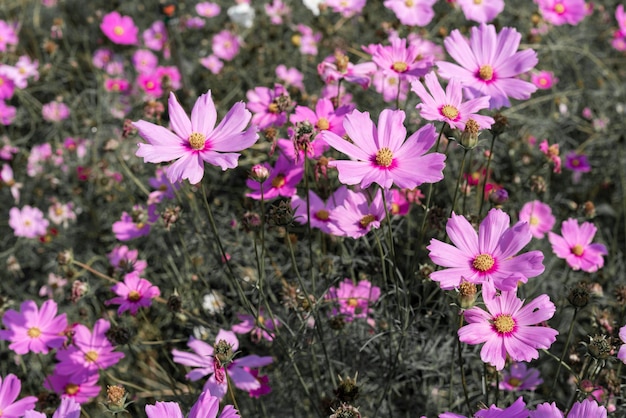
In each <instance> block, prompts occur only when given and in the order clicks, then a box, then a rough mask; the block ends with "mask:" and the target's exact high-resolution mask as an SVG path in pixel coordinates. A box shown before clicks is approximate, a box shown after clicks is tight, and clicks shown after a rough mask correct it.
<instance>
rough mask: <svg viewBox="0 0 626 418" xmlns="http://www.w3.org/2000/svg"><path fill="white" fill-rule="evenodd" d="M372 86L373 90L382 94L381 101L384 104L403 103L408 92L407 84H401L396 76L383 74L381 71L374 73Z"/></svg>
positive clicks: (388, 73)
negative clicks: (384, 102) (397, 101)
mask: <svg viewBox="0 0 626 418" xmlns="http://www.w3.org/2000/svg"><path fill="white" fill-rule="evenodd" d="M372 84H373V85H374V90H376V91H377V92H378V93H380V94H382V96H383V100H384V101H386V102H395V101H396V100H399V101H400V102H404V101H405V100H406V97H407V93H408V92H409V85H408V83H403V82H402V80H401V79H400V77H398V75H397V74H395V73H391V72H387V73H385V71H382V70H379V71H376V72H375V73H374V77H373V78H372ZM398 90H399V91H398Z"/></svg>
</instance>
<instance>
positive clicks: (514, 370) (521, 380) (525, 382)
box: [500, 363, 543, 391]
mask: <svg viewBox="0 0 626 418" xmlns="http://www.w3.org/2000/svg"><path fill="white" fill-rule="evenodd" d="M542 383H543V379H542V378H540V377H539V370H537V369H534V368H532V367H531V368H528V367H527V366H526V363H513V364H511V366H510V367H509V369H508V370H506V369H505V370H502V381H501V382H500V389H501V390H509V391H518V390H535V389H537V386H539V385H540V384H542Z"/></svg>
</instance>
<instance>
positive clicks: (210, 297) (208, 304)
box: [202, 290, 225, 315]
mask: <svg viewBox="0 0 626 418" xmlns="http://www.w3.org/2000/svg"><path fill="white" fill-rule="evenodd" d="M224 306H225V303H224V298H223V297H222V295H221V294H220V293H218V292H216V291H214V290H212V291H211V292H210V293H207V294H206V295H204V298H202V308H203V309H204V310H205V311H207V312H208V313H209V315H215V314H218V313H219V314H221V313H222V312H223V311H224Z"/></svg>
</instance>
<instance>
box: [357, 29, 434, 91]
mask: <svg viewBox="0 0 626 418" xmlns="http://www.w3.org/2000/svg"><path fill="white" fill-rule="evenodd" d="M363 49H364V50H365V51H367V52H368V53H370V54H372V61H374V62H375V63H376V65H378V67H379V68H380V69H382V70H383V71H384V72H386V73H390V74H395V75H396V76H397V77H398V78H399V79H400V80H408V81H416V80H418V79H419V77H422V76H424V75H426V73H428V71H430V69H431V68H432V66H433V61H432V58H433V57H432V56H427V57H420V53H419V48H418V47H417V46H416V45H408V46H407V41H406V39H402V38H391V45H387V46H383V45H380V44H372V45H369V46H368V47H367V48H363Z"/></svg>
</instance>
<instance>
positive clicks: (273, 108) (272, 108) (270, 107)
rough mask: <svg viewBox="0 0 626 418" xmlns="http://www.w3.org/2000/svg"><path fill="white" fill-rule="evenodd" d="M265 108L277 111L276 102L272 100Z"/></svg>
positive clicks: (273, 111) (272, 111) (271, 111)
mask: <svg viewBox="0 0 626 418" xmlns="http://www.w3.org/2000/svg"><path fill="white" fill-rule="evenodd" d="M267 110H269V112H270V113H278V104H276V103H274V102H272V103H270V105H269V106H268V107H267Z"/></svg>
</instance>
